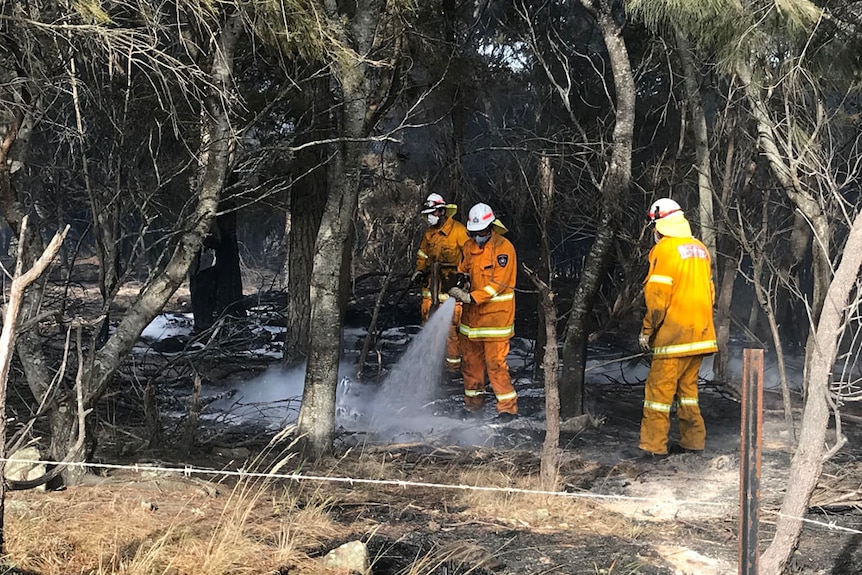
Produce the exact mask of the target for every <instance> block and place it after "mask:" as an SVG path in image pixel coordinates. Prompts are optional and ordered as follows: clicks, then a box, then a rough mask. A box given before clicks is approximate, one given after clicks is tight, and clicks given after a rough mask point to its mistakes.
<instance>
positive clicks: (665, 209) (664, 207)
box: [647, 198, 682, 223]
mask: <svg viewBox="0 0 862 575" xmlns="http://www.w3.org/2000/svg"><path fill="white" fill-rule="evenodd" d="M676 212H682V207H680V205H679V204H678V203H676V202H675V201H673V200H672V199H670V198H661V199H658V200H656V201H654V202H653V203H652V205H651V206H650V207H649V212H648V213H647V216H648V217H649V220H650V221H651V222H653V223H655V222H656V221H658V220H660V219H662V218H666V217H668V216H669V215H671V214H674V213H676Z"/></svg>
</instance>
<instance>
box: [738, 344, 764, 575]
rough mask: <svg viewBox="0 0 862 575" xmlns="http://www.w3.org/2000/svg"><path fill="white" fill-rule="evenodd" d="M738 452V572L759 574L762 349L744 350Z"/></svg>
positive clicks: (751, 574)
mask: <svg viewBox="0 0 862 575" xmlns="http://www.w3.org/2000/svg"><path fill="white" fill-rule="evenodd" d="M740 428H741V429H740V432H741V436H740V456H739V575H757V559H758V550H757V532H758V527H759V524H760V508H759V506H760V452H761V447H762V433H763V350H762V349H745V350H743V352H742V425H741V426H740Z"/></svg>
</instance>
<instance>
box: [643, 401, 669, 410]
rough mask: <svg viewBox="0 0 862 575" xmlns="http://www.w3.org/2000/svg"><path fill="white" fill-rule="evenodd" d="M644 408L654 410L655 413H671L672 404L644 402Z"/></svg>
mask: <svg viewBox="0 0 862 575" xmlns="http://www.w3.org/2000/svg"><path fill="white" fill-rule="evenodd" d="M644 407H645V408H646V409H652V410H653V411H661V412H664V413H670V404H668V403H659V402H657V401H644Z"/></svg>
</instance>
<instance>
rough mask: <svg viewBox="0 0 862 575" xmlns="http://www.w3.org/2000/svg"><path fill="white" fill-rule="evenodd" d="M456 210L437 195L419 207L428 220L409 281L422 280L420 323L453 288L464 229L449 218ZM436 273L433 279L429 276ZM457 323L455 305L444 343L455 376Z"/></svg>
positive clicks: (464, 239)
mask: <svg viewBox="0 0 862 575" xmlns="http://www.w3.org/2000/svg"><path fill="white" fill-rule="evenodd" d="M456 211H458V206H456V205H455V204H447V203H446V202H445V201H444V200H443V198H442V197H441V196H440V194H431V195H429V196H428V198H427V199H426V200H425V203H424V204H423V205H422V214H423V215H425V216H426V218H427V220H428V229H426V230H425V235H424V236H422V241H421V242H420V244H419V252H418V253H417V254H416V271H414V272H413V277H412V278H411V281H412V282H413V283H417V282H419V281H421V280H423V278H424V282H423V286H422V304H421V307H420V312H421V313H422V323H425V322H426V321H428V316H429V315H431V311H432V308H434V309H436V307H437V306H438V305H439V304H440V303H442V302H444V301H446V300H447V299H448V298H449V294H448V293H447V292H448V291H449V289H450V288H452V287H454V285H455V282H456V279H457V275H458V264H459V263H461V251H462V248H463V247H464V244H466V243H467V240H468V239H470V238H469V237H468V236H467V228H465V227H464V224H462V223H461V222H459V221H456V220H455V219H454V218H453V217H452V216H454V215H455V212H456ZM434 273H436V277H434V276H433V275H432V274H434ZM432 287H433V288H435V291H436V292H437V302H436V303H434V302H432V301H431V299H432V298H431V289H432ZM460 322H461V303H460V302H456V303H455V313H454V315H453V316H452V326H451V327H450V328H449V339H448V340H447V342H446V368H447V369H448V370H449V371H450V372H454V373H457V372H458V370H459V369H460V368H461V351H460V348H459V341H458V324H459V323H460Z"/></svg>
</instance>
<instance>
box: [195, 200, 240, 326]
mask: <svg viewBox="0 0 862 575" xmlns="http://www.w3.org/2000/svg"><path fill="white" fill-rule="evenodd" d="M219 212H220V214H219V215H218V216H217V217H216V221H215V225H214V226H213V231H212V233H210V234H208V235H207V237H205V238H204V241H203V245H202V246H201V249H199V250H198V252H197V254H196V255H195V259H194V262H193V263H192V268H191V270H190V274H189V291H190V296H191V304H192V313H193V315H194V322H195V331H197V332H200V331H205V330H207V329H209V328H210V327H212V326H213V324H214V323H215V322H216V320H218V319H219V318H220V317H222V316H224V315H228V316H232V317H242V316H244V315H245V309H244V308H243V306H242V271H241V269H240V262H239V246H238V244H237V233H236V228H237V216H236V211H235V202H233V201H231V200H227V201H223V202H221V203H220V204H219Z"/></svg>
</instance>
